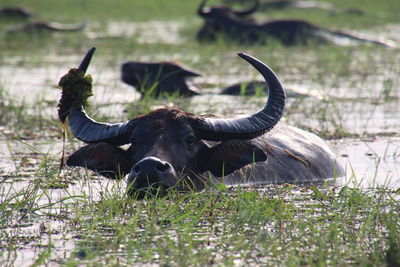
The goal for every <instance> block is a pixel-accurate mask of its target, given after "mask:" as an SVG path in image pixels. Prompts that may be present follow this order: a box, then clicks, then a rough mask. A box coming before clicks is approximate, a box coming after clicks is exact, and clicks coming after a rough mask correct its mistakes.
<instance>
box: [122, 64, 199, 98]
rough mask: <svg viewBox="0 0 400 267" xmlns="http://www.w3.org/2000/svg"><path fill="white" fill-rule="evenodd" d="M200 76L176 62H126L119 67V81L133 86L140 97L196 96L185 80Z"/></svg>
mask: <svg viewBox="0 0 400 267" xmlns="http://www.w3.org/2000/svg"><path fill="white" fill-rule="evenodd" d="M198 76H200V74H199V73H197V72H195V71H192V70H189V69H188V68H185V67H183V66H182V65H180V64H178V63H176V62H167V61H165V62H152V63H149V62H137V61H128V62H125V63H123V64H122V66H121V79H122V81H123V82H125V83H127V84H129V85H131V86H133V87H135V88H136V90H138V91H139V92H140V93H141V94H142V95H150V96H155V97H158V96H160V95H165V94H168V95H174V94H175V95H180V96H193V95H198V94H199V92H198V91H197V89H196V87H195V86H194V85H193V84H189V83H188V81H187V80H186V79H187V78H193V77H198Z"/></svg>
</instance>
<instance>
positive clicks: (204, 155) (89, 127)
mask: <svg viewBox="0 0 400 267" xmlns="http://www.w3.org/2000/svg"><path fill="white" fill-rule="evenodd" d="M93 52H94V49H92V50H90V51H89V53H88V55H86V56H85V58H84V60H83V61H82V63H81V65H80V66H79V68H78V69H77V70H76V69H75V70H74V71H70V72H69V73H68V74H67V75H65V76H64V77H63V78H62V79H61V81H60V85H61V87H63V96H64V95H65V94H66V91H67V90H69V89H71V88H67V86H63V85H64V84H65V83H64V82H63V81H64V80H69V81H71V80H72V81H76V82H75V85H76V86H80V84H81V80H82V79H85V78H84V75H83V73H84V72H85V70H86V68H87V66H88V64H89V62H90V58H91V55H92V54H93ZM239 56H240V57H242V58H243V59H245V60H246V61H247V62H249V63H250V64H251V65H253V67H255V68H256V69H257V70H258V71H259V72H260V73H261V74H262V76H263V77H264V79H265V80H266V81H267V82H268V85H269V88H270V93H269V98H268V101H267V103H266V105H265V106H264V108H263V109H261V110H260V111H259V112H257V113H255V114H253V115H251V116H249V117H245V118H240V119H219V118H215V117H212V116H198V115H195V114H191V113H187V112H184V111H181V110H176V109H158V110H155V111H152V112H150V113H148V114H146V115H142V116H138V117H136V118H134V119H132V120H130V121H126V122H123V123H111V124H110V123H101V122H97V121H95V120H93V119H91V118H90V117H89V116H88V115H87V113H86V112H85V110H84V106H81V105H79V104H76V103H77V102H68V101H65V99H64V100H63V99H61V100H60V104H59V117H60V119H61V120H62V121H64V120H65V118H67V119H68V124H69V128H70V130H71V131H72V133H73V134H74V135H75V136H76V137H77V138H78V139H80V140H81V141H83V142H85V143H87V144H88V145H86V146H84V147H82V148H80V149H79V150H78V151H76V152H74V153H73V154H72V155H71V156H70V157H69V158H68V160H67V165H69V166H82V167H86V168H88V169H91V170H94V171H96V172H98V173H100V174H102V175H104V176H106V177H110V178H120V177H122V176H124V175H125V174H128V188H129V191H128V192H129V193H130V194H135V193H136V194H138V196H139V197H143V196H144V195H145V193H148V192H152V193H154V192H160V191H162V190H164V189H166V188H169V187H172V186H176V187H177V188H180V189H188V188H194V189H196V190H199V189H201V188H203V187H204V185H205V184H207V183H209V182H210V180H209V177H208V176H207V175H205V174H206V173H207V172H210V173H211V174H212V175H213V176H214V177H223V176H226V175H229V174H230V173H232V172H234V171H235V170H238V169H240V168H242V167H243V166H245V165H247V164H250V163H253V162H258V161H265V160H266V159H267V156H266V153H265V152H264V151H263V150H262V149H260V147H258V146H257V144H256V143H253V142H251V139H253V138H255V137H258V136H260V135H262V134H264V133H265V132H266V131H269V130H270V129H272V127H274V125H275V124H276V123H277V122H278V121H279V119H280V118H281V116H282V113H283V109H284V106H285V93H284V90H283V88H282V86H281V83H280V82H279V80H278V78H277V77H276V75H275V74H274V73H273V71H272V70H271V69H269V68H268V67H267V66H266V65H265V64H264V63H262V62H261V61H259V60H257V59H255V58H253V57H251V56H248V55H246V54H243V53H239ZM85 82H87V80H84V81H83V83H85ZM75 85H74V84H72V85H70V86H72V87H74V86H75ZM74 103H75V104H74ZM122 145H129V148H127V149H122V148H120V147H119V146H122Z"/></svg>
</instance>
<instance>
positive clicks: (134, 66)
mask: <svg viewBox="0 0 400 267" xmlns="http://www.w3.org/2000/svg"><path fill="white" fill-rule="evenodd" d="M198 76H201V74H200V73H198V72H196V71H193V70H190V69H188V68H185V67H183V66H182V65H181V64H178V63H176V62H171V61H164V62H151V63H149V62H138V61H128V62H125V63H123V64H122V66H121V79H122V81H123V82H125V83H127V84H129V85H131V86H133V87H135V88H136V89H137V90H138V91H139V92H140V93H141V94H142V95H145V96H150V97H159V96H166V95H174V96H194V95H199V94H200V92H199V90H198V89H199V87H198V86H197V85H196V84H194V83H192V82H188V81H187V79H188V78H192V77H198ZM264 88H265V82H263V81H249V82H239V83H235V84H232V85H229V86H227V87H226V88H223V89H222V90H221V91H220V92H219V94H221V95H246V96H254V95H262V94H263V93H264V91H265V89H264ZM286 94H287V96H289V97H298V96H304V97H305V96H306V95H304V94H299V93H296V92H294V91H291V90H289V91H288V90H287V89H286Z"/></svg>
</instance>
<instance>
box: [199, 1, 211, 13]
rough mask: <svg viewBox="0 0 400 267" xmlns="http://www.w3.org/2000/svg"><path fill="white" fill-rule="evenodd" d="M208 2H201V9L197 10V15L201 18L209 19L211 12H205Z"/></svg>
mask: <svg viewBox="0 0 400 267" xmlns="http://www.w3.org/2000/svg"><path fill="white" fill-rule="evenodd" d="M206 1H207V0H202V1H201V2H200V5H199V7H198V8H197V14H198V15H199V16H200V17H207V16H208V15H209V12H207V11H205V10H204V6H205V5H206Z"/></svg>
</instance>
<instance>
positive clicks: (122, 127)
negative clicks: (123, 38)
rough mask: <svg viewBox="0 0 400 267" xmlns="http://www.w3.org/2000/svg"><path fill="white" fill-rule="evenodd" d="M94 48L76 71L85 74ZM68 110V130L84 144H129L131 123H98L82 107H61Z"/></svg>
mask: <svg viewBox="0 0 400 267" xmlns="http://www.w3.org/2000/svg"><path fill="white" fill-rule="evenodd" d="M95 50H96V48H95V47H93V48H91V49H89V51H88V52H87V53H86V55H85V57H84V58H83V59H82V62H81V63H80V65H79V67H78V70H80V71H82V72H83V73H85V72H86V70H87V68H88V67H89V64H90V61H91V59H92V56H93V53H94V51H95ZM62 108H64V110H68V114H67V118H68V124H69V128H70V129H71V131H72V133H73V134H74V135H75V136H76V137H77V138H78V139H79V140H81V141H83V142H85V143H97V142H106V143H109V144H113V145H116V146H119V145H124V144H127V143H129V136H128V134H129V132H130V129H131V127H132V123H130V122H129V121H127V122H124V123H100V122H96V121H94V120H93V119H91V118H90V117H89V116H88V115H87V114H86V112H85V109H84V107H83V106H80V107H69V108H68V107H62Z"/></svg>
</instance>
